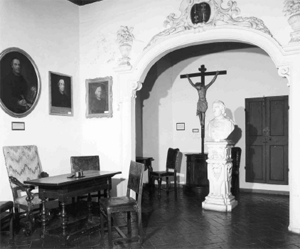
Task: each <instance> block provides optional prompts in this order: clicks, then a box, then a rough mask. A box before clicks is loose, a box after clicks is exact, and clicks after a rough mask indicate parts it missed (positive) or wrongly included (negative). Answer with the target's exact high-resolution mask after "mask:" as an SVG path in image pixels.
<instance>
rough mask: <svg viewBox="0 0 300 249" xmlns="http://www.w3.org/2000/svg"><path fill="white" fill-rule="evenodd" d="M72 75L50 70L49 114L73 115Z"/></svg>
mask: <svg viewBox="0 0 300 249" xmlns="http://www.w3.org/2000/svg"><path fill="white" fill-rule="evenodd" d="M72 91H73V86H72V76H69V75H66V74H62V73H57V72H51V71H49V114H50V115H60V116H73V95H72Z"/></svg>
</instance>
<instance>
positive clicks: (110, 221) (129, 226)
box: [100, 209, 143, 248]
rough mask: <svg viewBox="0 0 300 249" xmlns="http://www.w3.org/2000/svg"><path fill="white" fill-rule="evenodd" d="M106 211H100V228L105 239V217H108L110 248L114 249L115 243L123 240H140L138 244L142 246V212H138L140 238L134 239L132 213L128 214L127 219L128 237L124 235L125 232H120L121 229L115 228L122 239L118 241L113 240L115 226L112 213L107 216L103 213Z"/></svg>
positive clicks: (135, 237)
mask: <svg viewBox="0 0 300 249" xmlns="http://www.w3.org/2000/svg"><path fill="white" fill-rule="evenodd" d="M103 211H104V210H102V209H101V211H100V228H101V231H100V233H101V237H102V238H103V237H104V218H105V216H107V231H108V235H107V236H108V245H109V248H112V247H113V242H114V241H123V240H129V241H130V240H131V239H132V240H136V239H138V242H139V243H140V244H141V243H142V241H143V239H142V236H143V232H142V212H141V210H139V211H138V212H137V220H138V236H134V237H132V225H131V222H132V220H131V218H132V214H131V212H126V217H127V219H126V220H127V236H126V235H125V234H123V232H122V231H121V230H120V228H119V227H117V226H115V227H114V228H115V229H116V230H117V232H118V233H119V234H120V235H121V237H122V238H118V239H113V237H112V228H113V224H112V213H111V212H107V213H106V215H105V212H103Z"/></svg>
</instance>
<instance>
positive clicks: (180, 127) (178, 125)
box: [176, 123, 185, 131]
mask: <svg viewBox="0 0 300 249" xmlns="http://www.w3.org/2000/svg"><path fill="white" fill-rule="evenodd" d="M176 130H177V131H184V130H185V123H176Z"/></svg>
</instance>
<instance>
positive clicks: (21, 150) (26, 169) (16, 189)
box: [3, 145, 48, 235]
mask: <svg viewBox="0 0 300 249" xmlns="http://www.w3.org/2000/svg"><path fill="white" fill-rule="evenodd" d="M3 153H4V159H5V164H6V169H7V173H8V176H9V181H10V187H11V190H12V194H13V199H14V201H13V203H14V216H15V221H16V224H17V225H20V221H21V219H23V218H24V217H25V218H26V222H25V224H23V226H24V228H23V231H24V232H25V234H26V235H30V234H31V233H32V231H33V229H34V225H35V223H36V222H35V221H36V217H37V215H39V214H40V208H41V205H40V204H41V199H40V198H39V197H38V193H37V192H36V193H33V192H32V190H33V189H34V186H28V185H25V184H23V181H25V180H32V179H37V178H41V177H47V176H48V174H47V173H46V172H43V171H42V166H41V162H40V158H39V155H38V150H37V147H36V146H35V145H28V146H4V147H3ZM47 204H48V203H47Z"/></svg>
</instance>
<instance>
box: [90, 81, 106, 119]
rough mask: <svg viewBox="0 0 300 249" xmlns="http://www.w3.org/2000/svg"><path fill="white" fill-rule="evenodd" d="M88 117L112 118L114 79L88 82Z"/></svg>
mask: <svg viewBox="0 0 300 249" xmlns="http://www.w3.org/2000/svg"><path fill="white" fill-rule="evenodd" d="M85 84H86V117H87V118H103V117H107V118H111V117H112V77H104V78H95V79H87V80H86V83H85Z"/></svg>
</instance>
